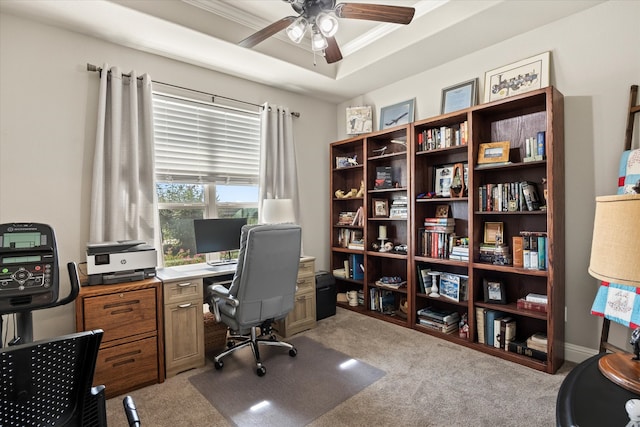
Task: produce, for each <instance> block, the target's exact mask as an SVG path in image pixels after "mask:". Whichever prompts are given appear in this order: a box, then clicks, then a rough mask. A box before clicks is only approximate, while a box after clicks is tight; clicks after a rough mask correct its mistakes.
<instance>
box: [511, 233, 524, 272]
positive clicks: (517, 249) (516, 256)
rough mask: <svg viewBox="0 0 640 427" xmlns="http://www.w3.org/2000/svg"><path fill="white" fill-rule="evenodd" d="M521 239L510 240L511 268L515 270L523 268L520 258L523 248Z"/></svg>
mask: <svg viewBox="0 0 640 427" xmlns="http://www.w3.org/2000/svg"><path fill="white" fill-rule="evenodd" d="M522 240H523V238H522V236H513V238H512V239H511V241H512V246H513V266H514V267H517V268H522V267H523V265H524V264H523V257H522V248H523V241H522Z"/></svg>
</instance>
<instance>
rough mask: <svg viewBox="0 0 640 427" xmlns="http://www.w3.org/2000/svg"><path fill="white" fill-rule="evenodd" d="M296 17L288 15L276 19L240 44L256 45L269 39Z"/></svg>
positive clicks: (243, 45)
mask: <svg viewBox="0 0 640 427" xmlns="http://www.w3.org/2000/svg"><path fill="white" fill-rule="evenodd" d="M295 19H296V17H295V16H287V17H285V18H282V19H281V20H279V21H276V22H274V23H273V24H271V25H269V26H267V27H264V28H263V29H261V30H260V31H258V32H257V33H253V34H251V35H250V36H249V37H247V38H246V39H244V40H242V41H241V42H240V43H238V44H239V45H240V46H242V47H254V46H255V45H257V44H258V43H260V42H262V41H264V40H266V39H268V38H269V37H271V36H272V35H274V34H276V33H277V32H279V31H282V30H284V29H285V28H287V27H288V26H289V24H291V23H292V22H293V21H294V20H295Z"/></svg>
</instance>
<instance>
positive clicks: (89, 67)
mask: <svg viewBox="0 0 640 427" xmlns="http://www.w3.org/2000/svg"><path fill="white" fill-rule="evenodd" d="M87 71H94V72H97V73H102V67H98V66H97V65H93V64H89V63H88V62H87ZM122 75H123V76H125V77H131V75H130V74H125V73H123V74H122ZM140 78H141V77H138V79H140ZM151 81H152V82H153V83H157V84H161V85H164V86H169V87H173V88H176V89H182V90H186V91H189V92H196V93H199V94H202V95H207V96H210V97H211V102H214V103H215V98H222V99H226V100H228V101H234V102H240V103H242V104H247V105H252V106H254V107H257V108H264V107H263V106H262V105H259V104H254V103H252V102H247V101H242V100H240V99H235V98H229V97H226V96H222V95H215V94H213V93H208V92H203V91H201V90H197V89H190V88H188V87H183V86H178V85H174V84H171V83H164V82H159V81H157V80H151ZM290 114H291V115H292V116H293V117H300V113H299V112H297V111H292V112H291V113H290Z"/></svg>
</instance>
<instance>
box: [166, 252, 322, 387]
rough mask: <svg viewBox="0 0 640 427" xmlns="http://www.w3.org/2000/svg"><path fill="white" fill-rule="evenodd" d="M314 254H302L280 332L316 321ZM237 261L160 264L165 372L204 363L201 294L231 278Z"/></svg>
mask: <svg viewBox="0 0 640 427" xmlns="http://www.w3.org/2000/svg"><path fill="white" fill-rule="evenodd" d="M314 266H315V258H313V257H306V256H305V257H301V258H300V268H299V271H298V291H297V292H296V303H295V307H294V310H293V311H292V312H291V313H289V315H288V316H287V318H286V319H284V320H281V321H279V322H278V329H279V332H280V333H281V335H283V336H285V337H288V336H290V335H291V334H294V333H297V332H300V331H303V330H305V329H310V328H313V327H314V326H315V324H316V303H315V276H314V269H315V267H314ZM235 271H236V264H223V265H216V266H211V265H208V264H204V263H203V264H190V265H180V266H176V267H168V268H159V269H158V270H157V272H156V276H157V277H158V278H159V279H160V280H162V282H163V293H164V331H165V341H164V347H165V352H164V353H165V354H164V355H165V363H166V376H167V377H171V376H173V375H175V374H177V373H179V372H183V371H186V370H188V369H192V368H197V367H201V366H204V364H205V348H204V342H205V340H204V316H203V305H204V295H203V293H204V292H205V290H206V287H207V285H208V284H210V283H212V282H216V281H218V280H220V281H222V282H223V283H224V282H226V281H229V280H231V279H233V275H234V273H235Z"/></svg>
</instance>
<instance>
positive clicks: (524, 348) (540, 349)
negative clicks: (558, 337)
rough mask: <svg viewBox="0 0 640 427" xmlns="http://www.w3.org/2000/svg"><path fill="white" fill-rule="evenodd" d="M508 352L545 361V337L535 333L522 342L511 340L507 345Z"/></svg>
mask: <svg viewBox="0 0 640 427" xmlns="http://www.w3.org/2000/svg"><path fill="white" fill-rule="evenodd" d="M509 351H511V352H513V353H518V354H522V355H524V356H529V357H533V358H534V359H537V360H542V361H546V360H547V336H546V335H545V334H543V333H536V334H533V335H531V336H530V337H529V338H527V339H526V340H524V341H516V340H513V341H511V342H510V343H509Z"/></svg>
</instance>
